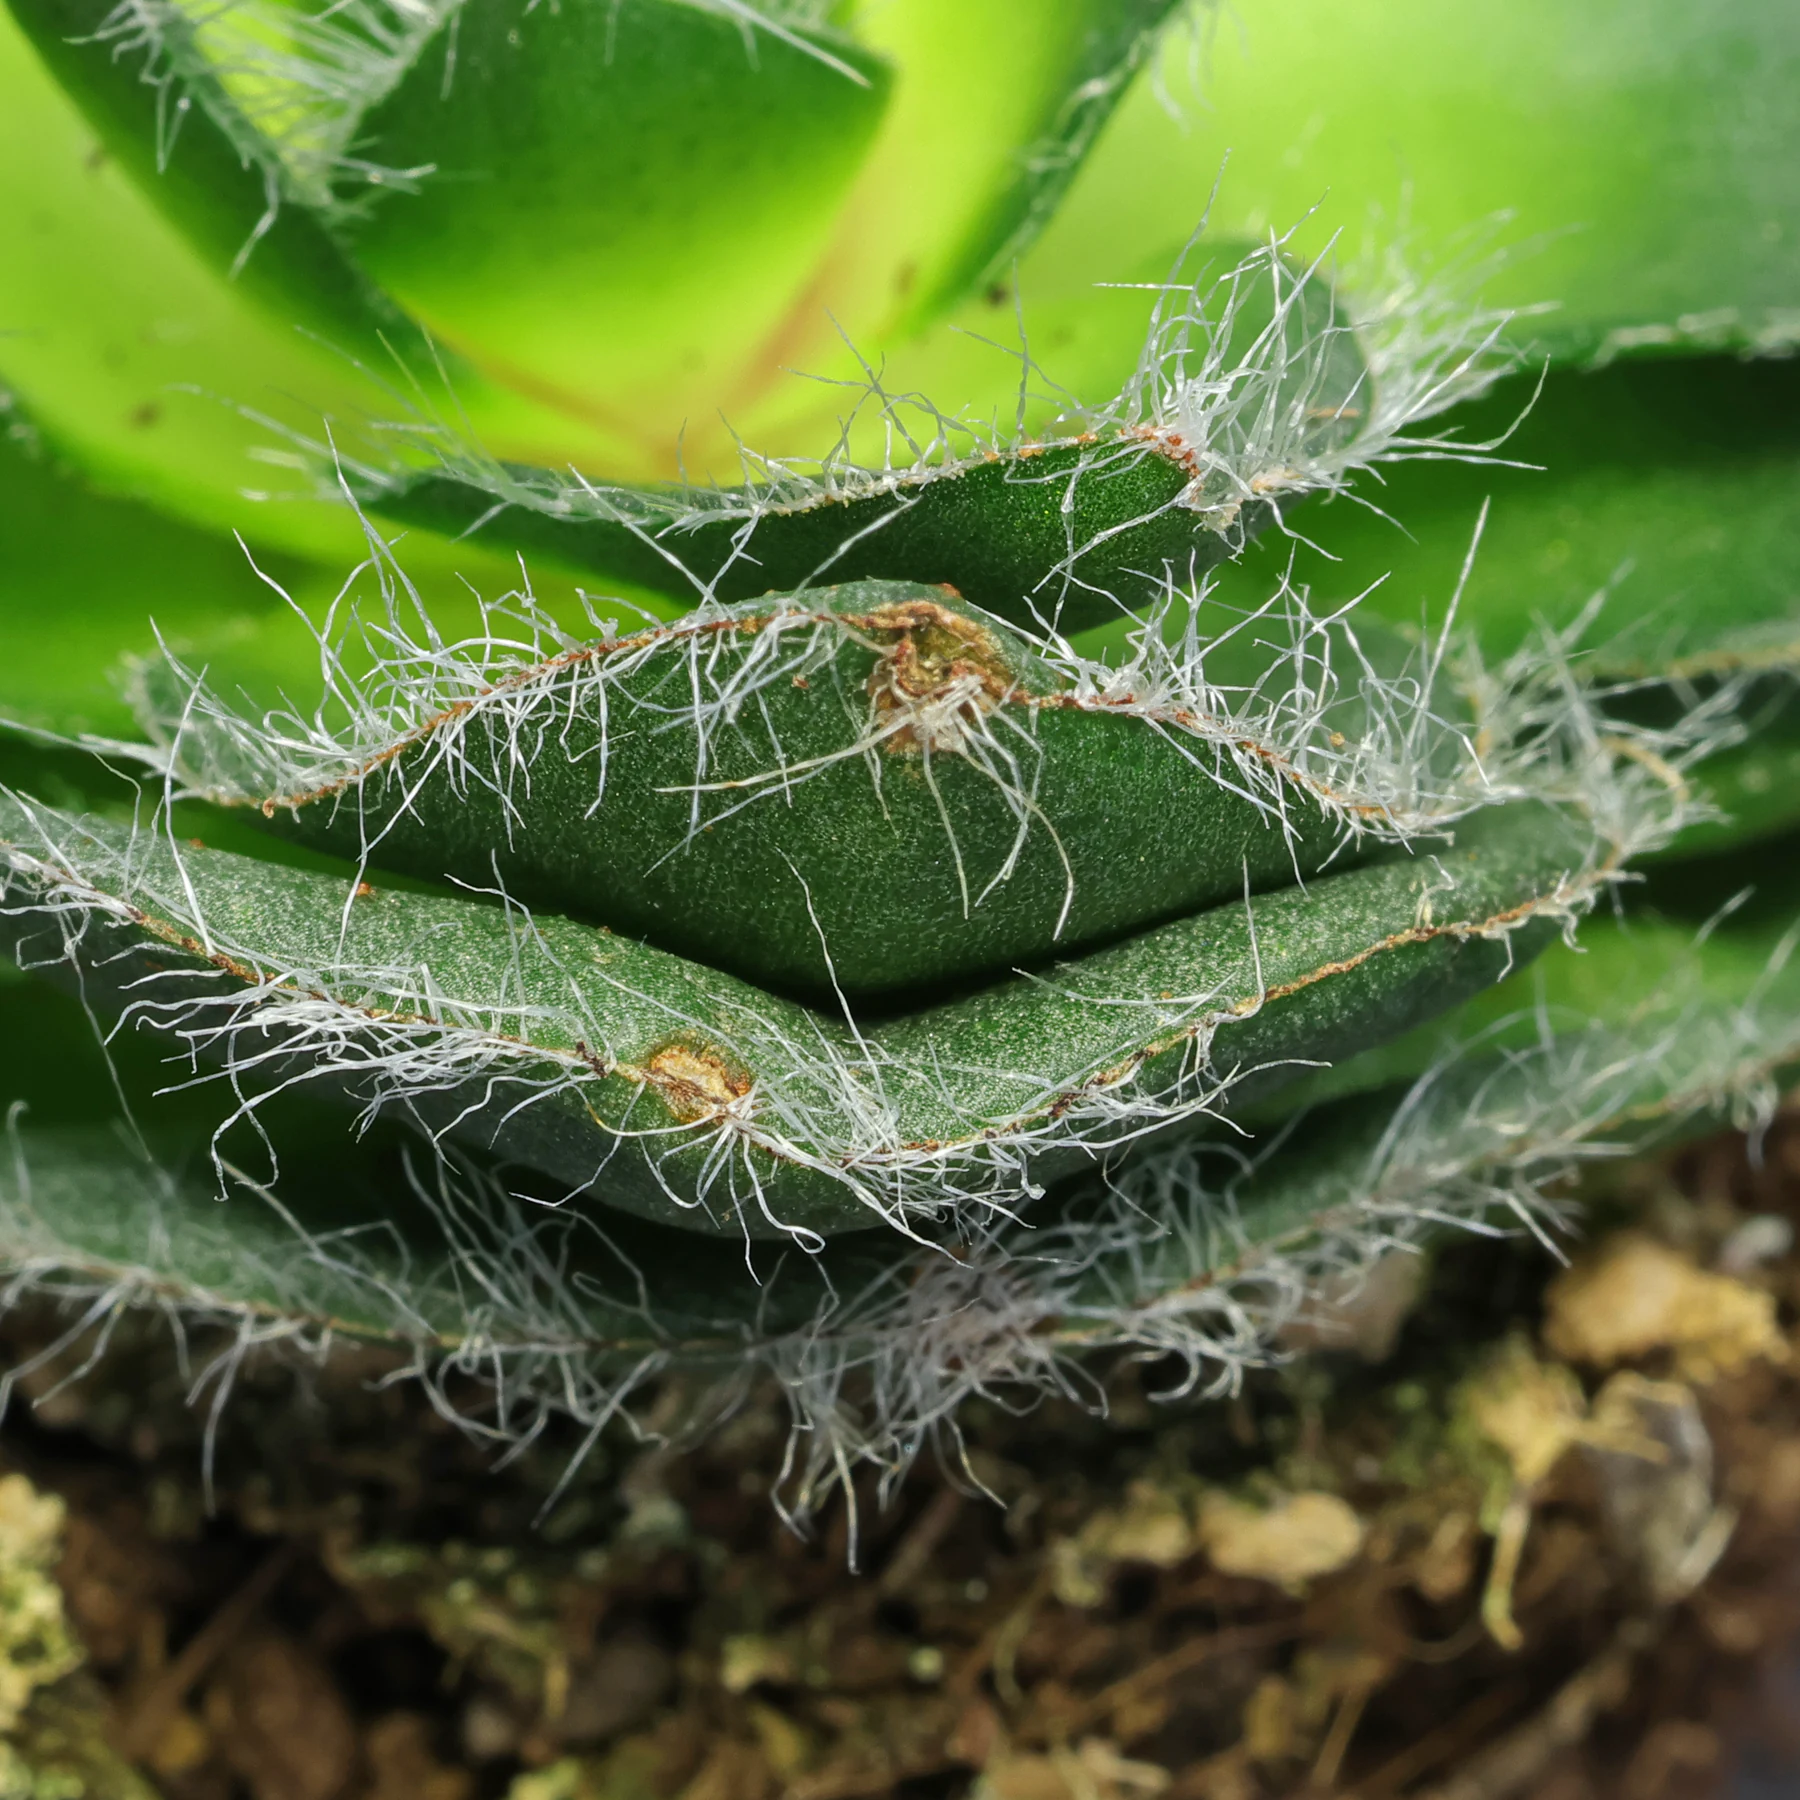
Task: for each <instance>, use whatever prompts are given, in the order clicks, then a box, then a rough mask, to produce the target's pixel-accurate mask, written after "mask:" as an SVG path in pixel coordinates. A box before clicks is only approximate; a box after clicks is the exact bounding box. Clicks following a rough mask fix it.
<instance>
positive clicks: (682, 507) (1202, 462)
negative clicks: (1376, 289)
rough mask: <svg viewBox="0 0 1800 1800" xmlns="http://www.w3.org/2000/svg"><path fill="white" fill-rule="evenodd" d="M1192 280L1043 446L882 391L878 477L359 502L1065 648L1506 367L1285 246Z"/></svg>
mask: <svg viewBox="0 0 1800 1800" xmlns="http://www.w3.org/2000/svg"><path fill="white" fill-rule="evenodd" d="M1184 268H1191V265H1190V264H1187V263H1186V262H1185V261H1184V263H1183V264H1181V265H1178V266H1177V269H1176V271H1175V273H1174V275H1172V276H1171V278H1170V280H1169V281H1168V282H1167V283H1166V284H1164V285H1162V286H1161V288H1160V289H1159V292H1158V297H1157V303H1156V305H1155V307H1154V309H1153V311H1152V314H1151V318H1150V320H1149V329H1148V335H1147V338H1146V341H1145V343H1144V346H1143V348H1142V350H1141V352H1140V354H1139V360H1138V366H1137V368H1136V370H1135V371H1134V373H1133V374H1132V376H1131V377H1130V379H1129V380H1128V381H1127V382H1126V384H1125V386H1124V388H1123V389H1121V390H1120V391H1119V392H1118V393H1117V394H1115V395H1113V396H1112V397H1110V398H1109V399H1108V400H1106V401H1104V402H1103V403H1100V404H1097V405H1093V406H1086V407H1080V408H1066V409H1065V411H1064V413H1063V414H1062V416H1061V417H1060V418H1058V419H1057V420H1055V421H1054V422H1053V425H1052V428H1050V429H1047V430H1046V431H1044V432H1043V433H1042V434H1040V435H1038V436H1031V437H1025V436H1021V435H1019V434H1018V433H1017V432H1014V433H1012V434H1003V433H1000V432H998V431H996V432H993V433H989V432H987V431H985V430H984V429H982V428H979V427H977V426H976V425H974V424H972V423H968V422H965V421H961V420H953V419H949V418H946V417H944V416H943V415H941V414H938V413H936V412H935V411H933V410H931V409H930V408H928V407H923V406H917V405H913V404H911V403H902V402H899V401H895V400H892V399H890V398H889V397H887V396H886V395H885V394H883V393H882V392H881V391H880V390H879V389H875V390H871V391H869V392H867V393H866V394H865V399H866V400H868V401H871V402H874V403H875V404H876V406H877V409H878V410H880V411H881V412H882V413H883V416H884V417H885V418H886V420H887V422H888V425H889V427H890V430H891V431H892V432H893V433H895V434H896V435H898V436H900V437H902V438H903V439H904V441H905V442H906V445H907V448H908V452H909V454H908V455H907V457H906V458H905V460H904V461H900V462H894V461H890V462H889V463H888V464H887V465H886V466H883V467H864V466H859V465H857V464H855V463H853V462H851V461H850V460H849V459H848V457H847V455H844V454H841V453H840V454H835V455H833V456H830V457H827V458H825V459H822V460H820V461H817V462H816V463H814V464H812V465H811V466H808V465H805V464H801V463H785V462H771V463H764V464H763V465H762V466H761V467H760V469H759V470H758V471H757V475H758V478H757V479H756V480H754V481H752V482H750V483H747V484H745V485H744V486H741V487H736V488H707V487H699V486H681V487H675V486H670V487H664V488H653V489H637V488H628V487H624V486H618V485H613V484H608V483H602V482H593V481H588V480H585V479H583V478H580V477H579V476H577V477H573V478H571V477H569V476H565V475H560V474H557V473H556V472H554V471H550V470H544V469H535V470H534V469H530V468H522V467H518V466H509V465H505V464H500V463H497V462H495V461H493V459H492V458H488V457H483V456H482V455H480V454H479V453H477V452H475V451H473V450H471V449H470V448H468V447H467V446H466V445H458V444H454V443H445V444H443V445H442V446H441V448H440V454H441V456H442V458H443V463H444V467H443V469H442V471H441V472H433V473H427V474H424V475H401V476H399V477H390V478H388V479H385V480H384V479H382V478H381V476H380V475H379V473H378V472H371V473H370V475H369V477H368V480H369V487H368V499H369V502H370V504H371V505H372V506H373V507H374V509H375V510H376V511H378V512H380V513H382V514H384V515H387V516H390V517H393V518H395V519H397V520H400V521H401V522H404V523H411V524H417V525H424V526H426V527H427V528H429V529H431V530H433V531H438V532H461V533H463V534H466V535H468V536H471V537H475V538H477V539H478V540H479V541H485V542H488V543H493V544H505V545H512V546H516V547H517V548H519V549H521V550H525V551H529V552H534V553H538V554H541V555H544V556H547V557H551V558H554V559H555V560H556V561H558V562H559V563H561V564H563V565H564V566H573V567H576V568H581V569H585V570H587V571H589V572H591V573H594V574H597V575H602V576H607V577H612V578H618V577H624V578H626V579H628V580H631V581H634V582H637V583H639V584H641V585H643V586H646V587H655V588H660V589H661V590H662V591H664V592H666V593H669V594H671V595H682V596H685V595H704V596H706V597H707V598H710V599H716V600H733V599H741V598H749V597H751V596H754V595H756V594H758V593H766V592H769V591H772V590H778V589H781V588H788V589H793V588H798V587H803V586H808V585H813V584H816V583H818V582H820V581H827V580H853V579H859V578H863V577H868V578H876V579H879V578H886V579H890V580H895V579H908V580H913V581H919V582H931V583H942V584H945V585H948V586H951V587H954V588H955V589H956V590H957V592H958V593H959V594H961V595H962V596H963V597H964V598H965V599H968V600H970V601H972V602H973V603H974V604H976V605H977V606H980V607H982V608H983V609H984V610H986V611H989V612H993V613H996V614H998V615H1000V616H1001V617H1003V618H1006V619H1009V620H1012V621H1014V622H1016V623H1026V624H1029V623H1031V622H1034V621H1037V622H1045V621H1048V622H1053V623H1055V624H1056V625H1057V627H1058V628H1059V629H1061V630H1063V631H1073V630H1081V629H1085V628H1087V627H1089V626H1093V625H1098V624H1104V623H1107V622H1109V621H1110V622H1116V621H1117V620H1118V619H1119V618H1120V616H1121V613H1122V612H1129V611H1136V610H1141V609H1142V608H1143V607H1144V606H1146V605H1148V604H1150V602H1151V601H1152V600H1154V599H1155V598H1156V597H1158V596H1159V595H1162V594H1166V593H1167V592H1168V590H1169V589H1170V587H1171V585H1175V586H1182V585H1185V584H1187V583H1188V582H1189V581H1190V580H1191V579H1192V578H1193V577H1195V576H1197V575H1199V574H1202V573H1204V572H1205V571H1206V570H1207V569H1209V568H1211V567H1213V566H1214V565H1215V564H1217V563H1219V562H1220V561H1222V560H1224V559H1226V558H1228V557H1231V556H1234V555H1236V554H1238V553H1239V552H1240V551H1241V550H1242V548H1243V546H1244V544H1245V542H1246V540H1247V538H1248V537H1249V536H1250V535H1251V534H1252V533H1253V532H1255V531H1257V530H1258V529H1261V528H1262V527H1264V526H1266V525H1269V524H1271V523H1272V522H1275V521H1278V520H1280V519H1282V518H1283V517H1284V509H1285V508H1287V507H1289V506H1291V505H1292V504H1293V503H1294V502H1296V501H1297V500H1299V499H1301V498H1302V497H1304V496H1306V495H1307V494H1310V493H1317V492H1321V491H1323V492H1337V491H1339V490H1341V489H1342V488H1343V487H1345V486H1346V485H1347V483H1348V482H1349V480H1350V478H1351V477H1352V475H1353V474H1355V473H1356V472H1357V471H1359V470H1362V469H1366V468H1368V467H1370V466H1372V465H1374V464H1377V463H1379V462H1381V461H1382V460H1384V459H1385V458H1388V457H1390V456H1409V455H1418V454H1427V453H1435V452H1437V451H1438V450H1440V449H1441V448H1442V445H1441V444H1440V441H1439V439H1438V438H1437V437H1435V436H1432V435H1429V434H1421V433H1418V432H1416V431H1415V430H1414V427H1415V426H1417V425H1418V424H1419V422H1420V421H1421V420H1424V419H1427V418H1430V417H1431V416H1433V415H1434V414H1436V413H1439V412H1441V411H1443V410H1444V409H1445V408H1447V407H1449V406H1451V405H1452V404H1454V403H1455V401H1457V400H1458V399H1459V398H1462V397H1465V396H1467V395H1469V394H1472V393H1478V392H1480V391H1482V390H1483V389H1484V388H1485V387H1486V386H1487V385H1488V384H1489V383H1490V382H1491V381H1492V380H1493V379H1494V377H1495V375H1496V374H1497V373H1498V370H1499V368H1500V367H1501V366H1503V365H1501V364H1499V363H1497V362H1495V361H1494V359H1492V358H1490V357H1489V356H1487V355H1486V354H1485V352H1486V349H1487V348H1488V340H1487V337H1486V335H1484V331H1483V326H1484V325H1485V324H1486V323H1488V322H1487V321H1485V320H1483V319H1482V318H1480V317H1479V316H1477V317H1475V318H1473V319H1471V318H1470V317H1468V316H1466V315H1462V314H1458V315H1457V316H1456V318H1455V319H1454V321H1453V322H1444V321H1438V322H1436V324H1437V326H1438V327H1439V328H1435V329H1433V328H1427V327H1426V326H1425V325H1424V324H1422V322H1421V321H1420V320H1419V319H1418V318H1417V317H1415V316H1413V315H1411V314H1410V313H1405V314H1403V313H1399V312H1396V311H1395V310H1393V309H1392V308H1387V307H1384V306H1382V305H1381V304H1379V303H1377V304H1375V305H1374V306H1373V307H1372V308H1371V310H1370V311H1368V312H1367V313H1359V312H1354V311H1351V310H1348V309H1347V308H1345V307H1343V306H1341V305H1340V303H1339V301H1338V299H1337V298H1336V296H1334V294H1333V293H1332V291H1331V289H1330V287H1329V286H1328V284H1326V283H1325V282H1323V281H1322V280H1320V279H1319V277H1318V276H1317V274H1316V272H1314V271H1308V270H1300V269H1295V268H1292V267H1291V266H1290V265H1289V264H1288V263H1287V261H1286V259H1285V256H1284V254H1283V252H1282V250H1281V247H1280V246H1279V245H1268V246H1264V247H1263V248H1262V249H1260V250H1258V251H1255V252H1252V253H1251V254H1250V255H1249V256H1247V257H1246V258H1245V259H1244V260H1243V261H1242V262H1241V263H1239V264H1238V265H1237V266H1236V267H1234V268H1229V269H1227V270H1226V271H1224V272H1223V273H1222V274H1215V273H1214V271H1213V269H1212V268H1211V267H1210V266H1209V267H1204V268H1203V269H1202V270H1201V272H1200V277H1199V279H1193V278H1192V276H1191V274H1184V273H1183V270H1184ZM915 413H916V414H918V415H920V416H918V417H916V418H915V417H913V416H912V415H913V414H915ZM915 426H918V427H919V429H918V430H917V431H915V429H914V427H915ZM853 431H854V422H852V423H851V424H850V425H847V426H846V427H845V437H844V442H846V443H847V442H849V441H850V439H851V435H852V433H853ZM1457 453H1458V454H1460V453H1461V451H1460V448H1459V449H1458V451H1457Z"/></svg>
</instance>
